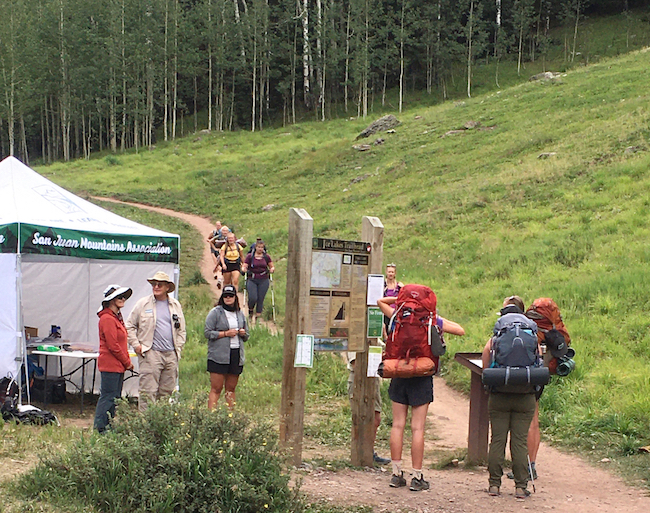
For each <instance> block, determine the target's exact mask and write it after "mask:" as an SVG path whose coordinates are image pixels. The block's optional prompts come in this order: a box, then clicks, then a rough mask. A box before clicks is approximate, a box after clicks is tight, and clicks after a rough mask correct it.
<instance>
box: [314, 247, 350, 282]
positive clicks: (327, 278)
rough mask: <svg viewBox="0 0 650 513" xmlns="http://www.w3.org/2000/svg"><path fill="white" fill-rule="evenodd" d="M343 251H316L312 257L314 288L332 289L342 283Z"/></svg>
mask: <svg viewBox="0 0 650 513" xmlns="http://www.w3.org/2000/svg"><path fill="white" fill-rule="evenodd" d="M342 262H343V253H325V252H323V251H314V253H313V254H312V258H311V286H312V288H320V289H332V288H335V287H338V286H339V285H340V284H341V264H342Z"/></svg>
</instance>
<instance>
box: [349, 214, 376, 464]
mask: <svg viewBox="0 0 650 513" xmlns="http://www.w3.org/2000/svg"><path fill="white" fill-rule="evenodd" d="M361 240H362V241H364V242H369V243H370V244H371V251H370V260H369V266H368V274H381V272H382V265H383V262H382V260H383V251H384V225H383V224H382V223H381V221H380V220H379V218H377V217H368V216H364V217H363V224H362V228H361ZM367 372H368V340H367V339H366V350H365V351H364V352H358V353H357V357H356V361H355V364H354V389H353V390H354V391H353V399H352V401H351V405H350V407H351V410H352V444H351V448H350V450H351V454H350V460H351V462H352V464H353V465H355V466H358V467H361V466H364V467H365V466H367V467H372V466H373V452H374V434H375V427H374V422H375V393H376V392H375V390H376V388H375V387H376V385H375V379H378V378H368V377H367V376H366V375H367Z"/></svg>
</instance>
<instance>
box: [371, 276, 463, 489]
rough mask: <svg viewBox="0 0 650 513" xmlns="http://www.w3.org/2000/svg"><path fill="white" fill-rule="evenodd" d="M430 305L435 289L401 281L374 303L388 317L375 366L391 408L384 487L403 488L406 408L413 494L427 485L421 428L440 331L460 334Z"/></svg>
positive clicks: (457, 327) (441, 346) (440, 342)
mask: <svg viewBox="0 0 650 513" xmlns="http://www.w3.org/2000/svg"><path fill="white" fill-rule="evenodd" d="M436 303H437V299H436V295H435V293H434V292H433V291H432V290H431V289H430V288H429V287H426V286H424V285H405V286H404V287H402V288H401V289H400V291H399V294H398V295H397V297H384V298H381V299H380V300H379V301H378V302H377V306H379V309H380V310H381V311H382V313H383V314H384V315H386V316H390V317H391V324H390V327H389V336H388V339H387V341H386V350H385V352H384V355H383V357H382V364H381V365H380V375H381V376H382V377H384V378H392V379H391V382H390V386H389V388H388V396H389V397H390V400H391V401H392V408H393V425H392V428H391V431H390V455H391V463H392V466H393V473H392V476H391V480H390V486H391V487H393V488H400V487H402V486H406V479H405V478H404V471H403V470H402V448H403V444H404V428H405V426H406V417H407V415H408V409H409V406H410V407H411V434H412V442H411V464H412V468H413V478H412V479H411V484H410V490H411V491H414V492H417V491H420V490H428V489H429V482H428V481H426V480H425V479H424V476H423V474H422V463H423V460H424V426H425V422H426V418H427V412H428V409H429V404H430V403H431V402H433V375H434V374H435V373H436V372H437V370H438V363H439V357H440V356H441V355H442V354H443V353H444V350H445V345H444V341H443V340H442V337H441V335H442V333H443V332H445V333H451V334H453V335H464V334H465V330H464V329H463V327H462V326H461V325H460V324H457V323H455V322H452V321H449V320H447V319H443V318H442V317H440V316H438V315H437V313H436V306H437V304H436Z"/></svg>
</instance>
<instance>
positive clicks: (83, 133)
mask: <svg viewBox="0 0 650 513" xmlns="http://www.w3.org/2000/svg"><path fill="white" fill-rule="evenodd" d="M122 140H124V137H122ZM81 146H82V148H81V150H82V152H83V156H84V159H85V160H88V146H87V144H86V114H85V113H84V109H83V107H82V109H81Z"/></svg>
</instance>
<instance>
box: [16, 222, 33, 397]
mask: <svg viewBox="0 0 650 513" xmlns="http://www.w3.org/2000/svg"><path fill="white" fill-rule="evenodd" d="M19 232H20V228H19ZM22 264H23V259H22V254H21V253H20V252H18V253H17V254H16V327H17V328H20V332H18V330H16V335H17V338H18V340H20V347H19V348H18V355H16V361H17V362H20V365H19V366H18V379H17V381H18V404H19V405H22V404H23V373H22V372H21V369H20V367H21V366H22V365H23V364H24V365H25V380H26V381H27V383H26V387H25V390H27V404H31V397H30V390H29V364H28V362H27V340H26V338H25V327H24V326H23V265H22Z"/></svg>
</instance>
